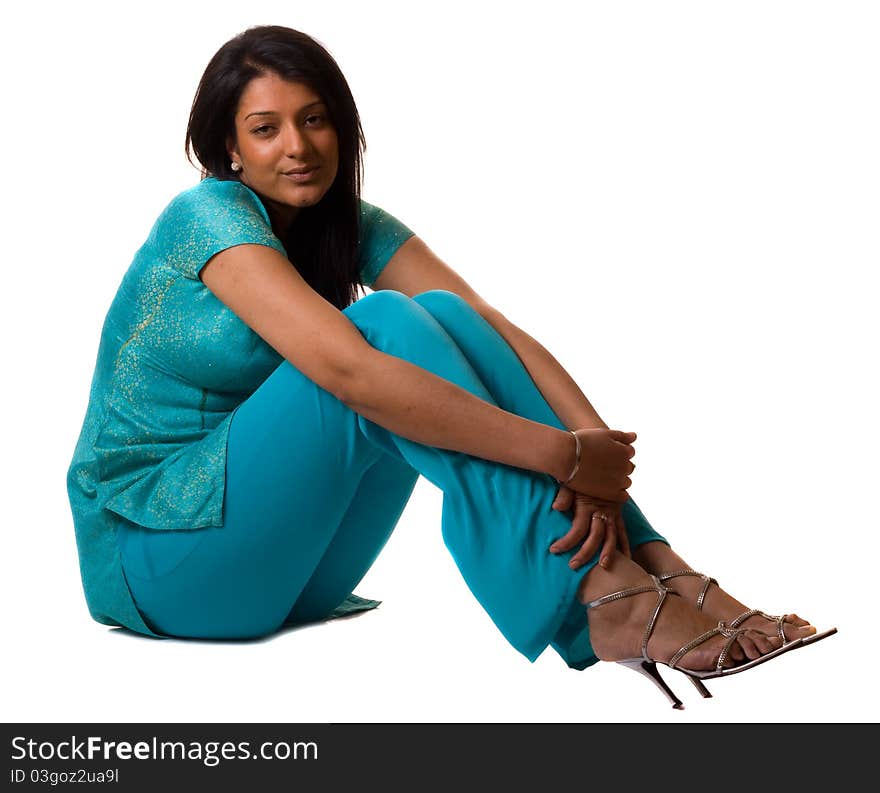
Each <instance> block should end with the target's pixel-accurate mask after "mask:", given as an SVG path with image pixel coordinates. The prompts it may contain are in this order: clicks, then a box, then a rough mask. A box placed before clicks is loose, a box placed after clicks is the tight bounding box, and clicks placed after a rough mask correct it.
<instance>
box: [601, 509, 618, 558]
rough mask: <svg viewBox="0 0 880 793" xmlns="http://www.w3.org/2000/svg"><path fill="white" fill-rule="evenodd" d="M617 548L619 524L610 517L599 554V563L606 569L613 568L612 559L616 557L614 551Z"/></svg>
mask: <svg viewBox="0 0 880 793" xmlns="http://www.w3.org/2000/svg"><path fill="white" fill-rule="evenodd" d="M616 548H617V524H616V523H615V522H614V521H613V520H611V519H609V520H607V521H606V530H605V542H604V543H603V544H602V551H601V553H600V554H599V564H600V565H602V567H604V568H605V569H606V570H610V569H611V560H612V559H613V558H614V551H615V549H616Z"/></svg>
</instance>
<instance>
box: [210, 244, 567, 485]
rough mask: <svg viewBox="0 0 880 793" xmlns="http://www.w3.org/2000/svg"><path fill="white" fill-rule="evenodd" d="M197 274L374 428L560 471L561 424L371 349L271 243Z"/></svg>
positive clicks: (221, 258) (231, 252)
mask: <svg viewBox="0 0 880 793" xmlns="http://www.w3.org/2000/svg"><path fill="white" fill-rule="evenodd" d="M200 277H201V278H202V281H203V282H204V284H205V285H206V286H207V287H208V288H209V289H210V290H211V292H213V293H214V294H215V295H216V296H217V298H218V299H219V300H221V301H222V302H223V303H225V304H226V305H227V306H229V308H230V309H231V310H232V311H233V312H234V313H235V314H236V315H237V316H238V317H239V318H240V319H241V320H242V321H243V322H245V323H246V324H247V325H249V326H250V327H251V328H253V330H254V331H255V332H256V333H257V334H259V335H260V336H261V337H262V338H263V339H264V340H265V341H266V342H267V343H268V344H270V345H271V346H272V347H273V348H274V349H275V350H277V351H278V353H279V354H280V355H283V356H284V357H285V358H286V359H287V360H288V361H290V362H291V363H292V364H293V365H294V366H296V367H297V368H298V369H299V370H300V371H301V372H303V374H305V375H306V377H308V378H309V379H311V380H313V381H314V382H315V383H317V384H318V385H319V386H321V387H322V388H324V389H325V390H327V391H329V392H330V393H332V394H334V395H335V396H337V397H338V398H339V399H340V400H341V401H343V402H344V403H345V404H347V405H348V406H350V407H351V408H352V410H354V411H356V412H357V413H359V414H361V415H363V416H364V417H365V418H367V419H369V420H371V421H373V422H375V423H376V424H378V425H379V426H382V427H385V428H386V429H388V430H390V431H392V432H394V433H396V434H398V435H401V436H403V437H405V438H409V439H410V440H413V441H416V442H417V443H423V444H428V445H431V446H436V447H439V448H443V449H450V450H453V451H459V452H464V453H466V454H470V455H473V456H475V457H481V458H483V459H486V460H493V461H495V462H500V463H505V464H507V465H512V466H516V467H519V468H525V469H528V470H532V471H537V472H541V473H547V474H550V475H551V476H554V477H555V478H557V479H565V478H566V477H567V476H568V473H569V471H570V469H571V466H572V464H573V461H574V441H573V439H572V437H571V436H570V435H569V434H568V433H567V432H563V431H561V430H558V429H555V428H553V427H550V426H547V425H545V424H541V423H538V422H534V421H530V420H529V419H524V418H522V417H520V416H517V415H516V414H514V413H510V412H508V411H505V410H502V409H501V408H498V407H496V406H494V405H491V404H489V403H488V402H484V401H483V400H482V399H480V398H479V397H476V396H474V395H473V394H471V393H470V392H468V391H466V390H465V389H463V388H460V387H459V386H456V385H454V384H453V383H450V382H449V381H447V380H445V379H443V378H441V377H438V376H437V375H434V374H432V373H431V372H429V371H427V370H426V369H423V368H421V367H419V366H415V365H414V364H411V363H409V362H407V361H404V360H403V359H400V358H397V357H395V356H392V355H388V354H386V353H383V352H382V351H380V350H377V349H376V348H374V347H372V346H371V345H370V344H368V343H367V341H366V340H365V339H364V337H363V336H362V335H361V334H360V332H359V331H358V329H357V328H356V327H355V326H354V324H353V323H352V322H351V321H350V320H349V319H348V318H347V317H346V316H345V314H343V313H342V312H341V311H339V310H338V309H337V308H336V307H334V306H333V305H331V304H330V303H329V302H327V301H326V300H324V298H323V297H321V296H320V295H318V294H317V293H316V292H315V291H314V290H313V289H312V288H311V287H310V286H309V285H308V284H307V283H306V282H305V281H304V280H303V278H302V277H301V276H300V275H299V273H298V272H297V271H296V269H295V268H294V267H292V266H291V264H290V262H289V261H288V260H287V259H286V258H285V257H283V256H282V255H281V254H280V253H278V252H277V251H274V250H272V249H271V248H268V247H265V246H261V245H239V246H236V247H233V248H228V249H226V250H224V251H222V252H221V253H218V254H217V255H216V256H214V257H213V258H212V259H211V260H210V261H209V262H208V264H206V265H205V267H204V268H202V271H201V274H200Z"/></svg>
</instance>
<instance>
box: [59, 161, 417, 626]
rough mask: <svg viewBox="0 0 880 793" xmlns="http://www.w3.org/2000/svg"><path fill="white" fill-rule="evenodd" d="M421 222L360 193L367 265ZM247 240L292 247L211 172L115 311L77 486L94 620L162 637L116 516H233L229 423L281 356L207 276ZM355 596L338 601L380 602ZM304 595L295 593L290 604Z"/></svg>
mask: <svg viewBox="0 0 880 793" xmlns="http://www.w3.org/2000/svg"><path fill="white" fill-rule="evenodd" d="M412 234H413V232H412V231H411V230H410V229H408V228H407V227H406V226H405V225H404V224H403V223H401V222H400V221H399V220H397V219H396V218H394V217H392V216H391V215H389V214H388V213H386V212H384V211H383V210H381V209H379V208H378V207H376V206H373V205H371V204H368V203H367V202H365V201H362V202H361V216H360V245H359V261H358V266H359V268H360V272H361V278H362V280H363V282H364V284H365V285H366V286H372V284H373V282H374V281H375V279H376V278H377V277H378V275H379V273H380V272H381V271H382V269H383V268H384V266H385V265H386V264H387V263H388V260H389V259H390V258H391V257H392V255H393V254H394V253H395V251H396V250H397V249H398V248H399V247H400V245H401V244H402V243H403V242H404V241H405V240H406V239H408V238H409V237H410V236H412ZM245 243H250V244H257V245H266V246H268V247H270V248H274V249H275V250H277V251H279V252H280V253H281V254H283V255H285V256H286V252H285V250H284V247H283V245H282V244H281V242H280V241H279V240H278V238H277V237H275V235H274V234H273V232H272V229H271V225H270V222H269V216H268V214H267V212H266V209H265V207H264V206H263V204H262V202H261V201H260V199H259V197H258V196H257V194H256V193H254V192H253V191H252V190H251V189H250V188H248V187H247V186H246V185H244V184H242V183H241V182H237V181H221V180H218V179H215V178H213V177H209V178H207V179H203V180H202V181H201V182H200V183H199V184H197V185H195V186H194V187H192V188H190V189H188V190H185V191H183V192H182V193H180V194H179V195H177V196H176V197H175V198H174V199H173V200H172V201H171V203H170V204H168V206H167V207H166V208H165V209H164V211H163V212H162V213H161V214H160V215H159V218H158V219H157V220H156V222H155V224H154V225H153V228H152V230H151V231H150V234H149V236H148V237H147V240H146V242H145V243H144V244H143V245H142V246H141V247H140V249H139V250H138V251H137V253H136V254H135V256H134V260H133V261H132V263H131V265H130V266H129V268H128V270H127V271H126V273H125V275H124V276H123V278H122V283H121V284H120V286H119V289H118V291H117V293H116V296H115V298H114V299H113V302H112V304H111V305H110V309H109V311H108V313H107V316H106V319H105V321H104V326H103V330H102V332H101V339H100V344H99V346H98V354H97V361H96V364H95V371H94V375H93V378H92V383H91V390H90V394H89V401H88V407H87V409H86V415H85V420H84V422H83V426H82V430H81V432H80V436H79V440H78V442H77V444H76V449H75V451H74V454H73V460H72V461H71V464H70V467H69V469H68V472H67V492H68V497H69V500H70V506H71V511H72V513H73V522H74V529H75V534H76V545H77V553H78V555H79V565H80V574H81V577H82V583H83V589H84V591H85V597H86V602H87V604H88V607H89V611H90V613H91V615H92V617H93V618H94V619H95V620H96V621H97V622H100V623H102V624H104V625H117V626H124V627H127V628H130V629H132V630H135V631H138V632H140V633H146V634H149V635H152V636H155V635H156V634H155V633H153V631H151V630H150V629H149V628H148V627H147V626H146V625H145V624H144V621H143V620H142V619H141V616H140V614H139V613H138V611H137V608H136V607H135V604H134V601H133V599H132V596H131V594H130V592H129V590H128V586H127V584H126V582H125V576H124V575H123V571H122V564H121V561H120V555H119V550H118V546H117V536H116V527H117V526H118V525H119V522H120V521H123V520H126V521H131V522H133V523H135V524H138V525H140V526H144V527H147V528H150V529H200V528H204V527H207V526H222V525H223V495H224V489H225V483H226V445H227V439H228V435H229V424H230V421H231V419H232V416H233V415H234V413H235V410H236V408H237V407H238V406H239V405H240V404H241V403H242V402H244V400H246V399H247V398H248V397H249V396H250V395H251V394H252V393H253V392H254V391H256V389H257V388H258V387H259V386H260V384H261V383H262V382H263V381H264V380H265V379H266V378H267V377H268V376H269V375H270V374H271V373H272V372H273V371H274V369H275V368H276V367H277V366H278V365H279V364H280V363H281V362H282V360H283V358H282V356H281V355H280V354H279V353H278V352H276V351H275V350H274V349H273V348H272V347H271V346H269V345H268V344H267V343H266V342H265V341H264V340H263V339H262V338H261V337H260V336H258V335H257V334H256V333H255V332H254V331H253V330H251V328H250V327H248V326H247V325H246V324H245V323H244V322H242V321H241V320H240V319H239V318H238V317H237V316H236V315H235V314H234V313H233V312H232V311H231V310H230V309H229V308H228V307H227V306H226V305H225V304H224V303H222V302H221V301H220V300H219V299H218V298H217V297H215V296H214V294H213V293H212V292H211V291H210V290H209V289H208V288H207V287H206V286H205V285H204V284H203V283H202V282H201V280H199V271H200V270H201V268H202V267H203V266H204V265H205V264H206V263H207V262H208V260H209V259H210V258H211V257H212V256H214V255H215V254H216V253H219V252H220V251H222V250H224V249H226V248H230V247H232V246H235V245H241V244H245ZM375 604H376V602H375V601H366V600H364V599H362V598H358V597H357V596H355V595H352V596H351V597H350V598H349V599H348V600H347V601H346V602H345V603H343V604H341V605H340V609H339V610H338V611H340V612H341V613H342V612H345V611H348V610H357V609H360V608H364V607H369V606H371V605H375ZM292 605H293V604H291V606H292Z"/></svg>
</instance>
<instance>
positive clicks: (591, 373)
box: [0, 0, 880, 722]
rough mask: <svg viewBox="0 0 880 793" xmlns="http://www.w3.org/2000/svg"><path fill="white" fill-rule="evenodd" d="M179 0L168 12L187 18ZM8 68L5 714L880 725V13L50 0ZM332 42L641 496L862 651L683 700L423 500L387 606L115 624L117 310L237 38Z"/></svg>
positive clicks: (728, 574)
mask: <svg viewBox="0 0 880 793" xmlns="http://www.w3.org/2000/svg"><path fill="white" fill-rule="evenodd" d="M157 6H158V7H157ZM23 8H24V6H18V7H17V10H15V11H12V12H10V11H8V10H7V11H6V12H5V16H6V20H5V21H4V28H5V34H6V36H5V43H4V48H3V51H2V54H0V58H2V64H0V66H2V73H3V80H4V97H5V98H4V101H3V103H2V107H3V116H4V118H3V123H2V125H0V129H2V136H3V139H2V143H3V146H2V173H3V184H4V191H3V192H4V196H5V199H4V204H5V207H4V208H5V211H4V218H5V219H6V221H7V222H8V223H9V225H8V226H7V227H6V229H5V231H4V233H3V260H4V267H3V276H4V282H5V283H4V287H5V288H4V289H3V303H4V310H3V312H2V321H3V332H2V343H3V362H4V364H5V374H4V387H3V390H2V394H3V396H2V399H3V415H4V417H5V420H6V428H5V429H6V431H5V449H6V455H5V462H4V471H3V482H4V495H3V498H2V501H0V509H2V516H0V519H2V527H3V530H2V542H3V552H2V560H3V561H2V564H3V575H2V576H0V587H2V603H3V633H4V640H5V643H6V651H5V653H4V659H3V661H2V663H3V665H4V666H5V671H4V673H3V675H2V681H3V682H2V687H3V688H2V696H0V699H2V701H3V716H4V718H5V719H6V720H9V721H19V720H21V721H34V722H42V721H101V720H107V721H134V722H138V721H146V722H149V721H260V722H262V721H269V722H272V721H277V722H296V721H313V722H342V721H349V722H362V721H364V722H365V721H414V722H422V721H492V722H501V721H534V722H550V721H562V722H597V721H598V722H602V721H662V720H667V719H672V720H675V721H677V722H684V721H689V720H692V721H719V722H724V721H734V722H736V721H788V720H796V721H873V720H875V719H876V713H877V711H876V707H877V704H878V701H877V699H878V698H877V687H876V682H875V679H874V678H872V677H871V676H870V675H871V674H872V669H873V665H874V663H875V657H874V654H875V653H876V652H877V650H878V643H877V619H876V616H877V615H876V609H875V607H874V605H873V604H874V602H876V599H877V593H878V589H877V575H876V571H877V566H876V555H877V552H878V541H877V530H878V523H880V521H878V518H877V506H876V492H877V489H876V480H877V473H878V472H877V465H876V459H877V458H876V451H875V450H876V448H877V441H878V423H877V420H876V406H877V404H878V392H877V387H876V383H875V378H874V375H875V370H876V368H877V360H876V359H877V355H876V347H877V344H876V341H877V323H876V318H875V317H876V305H875V304H876V302H877V290H876V284H875V283H874V278H873V276H874V272H875V271H876V268H877V265H878V262H880V257H878V253H880V251H878V247H880V245H878V209H880V206H878V204H880V201H878V184H880V147H878V145H877V141H880V112H878V101H877V100H878V78H880V51H878V48H877V41H878V38H880V25H878V13H877V8H876V5H875V4H872V3H869V2H862V3H858V2H835V3H817V2H804V1H803V0H800V1H799V2H768V1H767V0H762V2H739V3H719V2H706V1H701V2H614V3H589V2H578V3H575V2H551V1H549V0H544V2H541V3H533V2H530V3H521V4H520V3H512V2H504V3H490V2H467V3H455V2H448V1H446V2H443V3H432V4H428V3H417V4H414V3H409V4H405V3H392V2H380V1H378V0H371V2H369V3H356V2H351V3H348V2H320V3H319V2H312V3H291V2H286V1H285V2H280V1H279V2H268V1H267V2H263V1H261V0H250V1H249V2H246V3H242V2H219V0H211V2H187V3H180V2H178V3H173V4H170V3H169V4H167V5H164V4H150V5H149V6H148V5H146V4H143V5H141V6H132V4H118V3H106V4H103V3H95V2H92V3H74V4H67V3H60V2H58V3H41V4H38V5H36V6H35V8H34V10H27V11H25V10H22V9H23ZM255 24H282V25H287V26H290V27H294V28H298V29H300V30H303V31H305V32H307V33H309V34H310V35H312V36H314V37H316V38H317V39H318V40H319V41H321V42H322V43H323V44H324V45H325V46H326V47H327V48H328V49H329V50H330V52H331V53H332V54H333V55H334V57H335V58H336V59H337V61H338V63H339V64H340V66H341V68H342V70H343V72H344V73H345V75H346V77H347V79H348V81H349V84H350V86H351V88H352V91H353V93H354V96H355V99H356V101H357V103H358V106H359V109H360V112H361V116H362V121H363V125H364V128H365V131H366V136H367V142H368V150H367V154H366V181H365V188H364V198H365V199H367V200H368V201H371V202H373V203H376V204H378V205H380V206H382V207H383V208H385V209H387V210H388V211H389V212H391V213H392V214H394V215H396V216H397V217H399V218H400V219H401V220H403V221H404V222H405V223H407V224H408V225H409V226H411V227H412V228H413V229H414V230H415V231H416V233H418V234H419V235H420V236H421V237H422V238H423V239H424V240H425V241H427V242H428V244H429V245H430V246H431V247H432V248H433V249H434V250H435V251H436V252H437V253H438V255H440V256H441V257H442V258H443V259H444V260H445V261H446V262H448V263H449V264H450V265H451V266H452V267H454V268H455V269H456V270H457V271H458V272H460V273H461V274H462V275H463V276H464V277H465V278H466V279H467V280H468V281H469V282H470V283H471V284H472V285H473V286H474V287H475V288H476V290H477V291H478V292H479V293H480V294H482V295H483V296H484V297H486V299H488V300H489V301H490V302H491V303H493V304H494V305H495V306H497V307H498V308H499V309H501V310H502V311H503V312H504V313H505V314H507V316H508V317H509V318H510V319H511V320H513V321H514V322H516V323H517V324H519V325H520V326H521V327H522V328H523V329H525V330H526V331H527V332H529V333H530V334H531V335H533V336H534V337H535V338H537V339H538V340H539V341H540V342H541V343H542V344H544V345H545V346H546V347H547V348H548V349H549V350H550V351H551V352H552V353H553V354H554V355H555V356H556V357H557V358H558V360H559V361H560V362H561V363H562V364H563V365H564V366H565V367H566V368H567V369H568V371H569V372H570V373H571V374H572V376H573V377H574V378H575V379H576V380H577V381H578V383H579V384H580V385H581V387H582V389H583V390H584V391H585V393H586V394H587V395H588V396H589V398H590V399H591V401H592V402H593V404H594V406H595V407H596V408H597V410H598V411H599V413H600V414H601V415H602V416H603V418H604V419H605V420H606V421H607V422H608V423H609V425H610V426H612V427H616V428H619V429H624V430H634V431H636V432H638V433H639V439H638V441H637V442H636V449H637V456H636V463H637V466H638V469H637V471H636V472H635V473H634V477H633V478H634V483H633V486H632V489H631V493H632V495H633V496H634V498H635V499H636V501H638V502H639V503H640V505H641V507H642V509H643V510H644V511H645V513H646V514H647V516H648V518H649V519H650V520H651V521H652V522H653V524H654V525H655V526H656V527H657V529H658V530H659V531H661V532H662V533H663V534H665V535H666V536H667V537H669V538H670V539H671V540H672V542H673V545H674V547H676V548H677V549H678V550H679V551H680V552H681V553H683V555H685V557H686V558H687V559H688V560H689V561H690V562H691V563H692V564H693V565H694V566H695V567H697V568H698V569H702V570H705V571H706V572H708V573H710V574H712V575H714V576H715V577H717V578H718V579H719V580H720V581H721V582H722V584H724V585H725V586H726V587H727V588H728V589H729V590H730V591H732V592H733V593H734V594H736V595H738V596H739V597H740V598H741V599H742V600H744V601H746V602H747V603H749V604H751V605H754V606H757V607H760V608H763V609H765V610H771V611H783V610H796V611H798V612H799V613H801V614H802V615H805V616H807V617H809V618H811V619H812V620H813V621H814V623H816V624H817V625H819V626H820V627H826V626H830V625H837V626H838V627H839V629H840V633H839V635H838V636H836V637H834V638H832V639H829V640H828V641H825V642H822V643H821V644H818V645H816V646H815V647H813V648H810V649H809V650H806V651H804V652H796V653H793V654H790V655H788V656H786V657H785V658H783V659H780V660H779V661H778V662H774V663H771V664H767V665H766V666H763V667H761V668H760V669H758V670H755V671H754V672H750V673H747V674H743V675H738V676H736V677H733V678H731V679H729V680H726V681H725V680H721V681H715V684H714V685H713V686H711V688H712V689H713V691H714V692H715V698H714V699H711V700H706V701H703V700H700V699H699V698H698V697H697V695H696V692H695V691H694V690H693V689H692V688H691V686H690V685H689V684H688V683H687V681H685V680H684V678H683V677H680V676H679V675H677V674H674V673H669V675H667V677H668V678H669V679H670V681H671V682H672V683H673V686H674V688H675V689H676V690H677V691H678V693H679V694H680V695H681V696H683V697H684V698H685V699H686V702H687V706H688V709H687V710H685V711H684V712H683V713H677V712H674V711H672V710H671V709H669V707H668V705H667V704H666V702H665V700H664V699H663V697H662V696H661V695H660V693H659V692H658V691H656V690H655V689H654V688H653V687H652V686H651V685H650V683H648V682H647V681H646V680H643V679H641V678H638V677H636V676H635V675H633V674H632V673H631V672H629V671H628V670H625V669H623V668H622V667H619V666H616V665H613V664H600V665H597V666H594V667H593V668H591V669H589V670H588V671H586V672H583V673H579V672H575V671H573V670H569V669H567V668H566V667H565V666H564V665H563V663H562V662H561V661H560V659H559V658H558V657H557V656H556V655H555V654H554V652H553V651H552V650H550V649H548V650H547V651H546V652H545V654H544V655H542V656H541V657H540V658H539V659H538V661H537V662H536V663H535V664H530V663H529V662H528V661H527V660H525V659H524V658H523V657H521V656H520V655H519V654H517V653H516V652H515V651H514V650H513V649H511V648H510V647H509V645H507V644H506V642H505V641H504V639H503V638H502V637H501V635H500V634H499V633H498V631H497V630H496V629H495V627H494V626H493V624H492V623H491V622H490V620H489V618H488V617H487V616H486V615H485V613H483V612H482V610H481V609H480V607H479V606H478V605H477V604H476V601H474V600H473V598H472V597H471V595H470V593H469V591H468V590H467V588H466V587H465V585H464V583H463V581H462V580H461V578H460V576H459V574H458V571H457V570H456V568H455V566H454V564H453V562H452V560H451V558H450V556H449V555H448V553H447V551H446V550H445V548H444V546H443V544H442V540H441V538H440V509H441V498H442V494H441V493H440V491H438V490H437V489H436V488H434V486H433V485H431V484H429V483H428V482H427V481H425V480H424V479H422V480H420V482H419V484H418V485H417V487H416V490H415V493H414V495H413V497H412V500H411V501H410V503H409V504H408V506H407V508H406V511H405V512H404V514H403V517H402V518H401V521H400V523H399V526H398V529H397V531H396V532H395V534H394V536H393V537H392V539H391V541H390V542H389V544H388V546H387V547H386V550H385V552H384V553H383V555H382V556H381V557H380V559H379V560H378V562H377V563H376V564H375V566H374V567H373V569H372V570H371V571H370V572H369V573H368V575H367V578H366V579H364V581H363V582H362V583H361V585H360V586H359V587H358V588H357V590H356V591H357V592H359V593H360V594H362V595H365V596H368V597H375V598H379V599H382V600H383V601H384V602H383V604H382V606H381V607H380V608H379V609H377V610H376V611H374V612H371V613H368V614H365V615H362V616H358V617H354V618H350V619H347V620H340V621H336V622H331V623H328V624H325V625H321V626H317V627H309V628H305V629H300V630H295V631H287V632H285V633H283V634H279V635H276V636H273V637H271V638H269V639H267V640H265V641H259V642H250V643H222V642H219V643H218V642H185V641H173V640H168V641H155V640H151V639H148V638H144V637H139V636H136V635H133V634H131V633H128V632H124V631H120V630H115V629H111V628H108V627H106V626H102V625H99V624H98V623H95V622H93V621H92V620H91V619H90V617H89V615H88V611H87V609H86V605H85V601H84V598H83V595H82V589H81V585H80V581H79V572H78V566H77V557H76V546H75V543H74V533H73V524H72V518H71V515H70V511H69V506H68V502H67V495H66V491H65V473H66V469H67V466H68V464H69V461H70V458H71V456H72V453H73V448H74V445H75V443H76V439H77V436H78V433H79V429H80V425H81V423H82V419H83V416H84V413H85V408H86V400H87V397H88V388H89V383H90V380H91V375H92V367H93V366H94V361H95V355H96V352H97V343H98V337H99V334H100V328H101V325H102V323H103V318H104V314H105V312H106V310H107V308H108V307H109V304H110V301H111V299H112V297H113V294H114V293H115V290H116V287H117V286H118V284H119V281H120V279H121V277H122V274H123V273H124V271H125V269H126V267H127V266H128V264H129V262H130V260H131V257H132V255H133V254H134V252H135V250H136V249H137V248H138V247H139V246H140V244H141V243H142V242H143V240H144V238H145V235H146V233H147V231H148V230H149V228H150V226H151V225H152V223H153V221H154V219H155V217H156V215H157V214H158V212H159V211H160V210H161V209H162V208H163V207H164V205H165V204H166V203H167V201H168V200H169V199H170V198H171V197H172V196H173V195H174V194H175V193H177V192H178V191H179V190H182V189H184V188H185V187H187V186H189V185H191V184H194V183H195V182H196V181H197V180H198V173H197V171H196V170H195V169H193V168H192V167H191V166H190V165H189V164H188V163H187V162H186V160H185V158H184V156H183V139H184V131H185V125H186V120H187V115H188V111H189V106H190V102H191V100H192V95H193V92H194V90H195V87H196V84H197V82H198V79H199V77H200V76H201V73H202V70H203V69H204V67H205V65H206V64H207V62H208V60H209V58H210V57H211V56H212V55H213V53H214V52H215V51H216V50H217V49H218V48H219V47H220V46H221V45H222V44H223V43H224V42H225V41H226V40H228V39H229V38H230V37H232V36H233V35H235V34H236V33H238V32H239V31H241V30H243V29H244V28H246V27H248V26H251V25H255Z"/></svg>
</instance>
